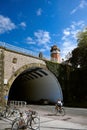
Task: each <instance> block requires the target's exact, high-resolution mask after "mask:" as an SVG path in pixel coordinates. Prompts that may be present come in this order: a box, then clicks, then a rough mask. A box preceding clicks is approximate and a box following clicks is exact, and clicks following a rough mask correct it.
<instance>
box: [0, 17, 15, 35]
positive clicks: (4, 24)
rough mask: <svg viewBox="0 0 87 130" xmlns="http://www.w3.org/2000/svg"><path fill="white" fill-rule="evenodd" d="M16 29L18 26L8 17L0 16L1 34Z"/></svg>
mask: <svg viewBox="0 0 87 130" xmlns="http://www.w3.org/2000/svg"><path fill="white" fill-rule="evenodd" d="M15 28H16V25H15V24H14V23H13V22H12V21H11V20H10V18H8V17H4V16H3V15H0V34H3V33H5V32H8V31H11V30H13V29H15Z"/></svg>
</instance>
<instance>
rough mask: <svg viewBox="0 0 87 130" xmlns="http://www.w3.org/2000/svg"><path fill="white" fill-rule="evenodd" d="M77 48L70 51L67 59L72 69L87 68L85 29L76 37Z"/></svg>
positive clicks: (86, 35) (86, 32)
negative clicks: (69, 56) (70, 54)
mask: <svg viewBox="0 0 87 130" xmlns="http://www.w3.org/2000/svg"><path fill="white" fill-rule="evenodd" d="M77 38H78V40H77V42H78V47H77V48H75V49H74V50H73V51H72V57H71V58H70V59H69V60H70V62H71V63H72V65H73V67H75V68H77V67H78V66H80V67H81V68H82V67H87V28H86V29H85V31H83V32H80V33H79V34H78V36H77Z"/></svg>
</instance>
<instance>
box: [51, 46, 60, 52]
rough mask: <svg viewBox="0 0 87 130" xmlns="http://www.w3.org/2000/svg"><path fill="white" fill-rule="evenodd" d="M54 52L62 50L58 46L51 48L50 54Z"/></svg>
mask: <svg viewBox="0 0 87 130" xmlns="http://www.w3.org/2000/svg"><path fill="white" fill-rule="evenodd" d="M54 50H58V51H60V49H59V48H58V47H57V46H56V45H53V46H52V47H51V50H50V52H52V51H54Z"/></svg>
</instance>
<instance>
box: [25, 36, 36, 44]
mask: <svg viewBox="0 0 87 130" xmlns="http://www.w3.org/2000/svg"><path fill="white" fill-rule="evenodd" d="M26 42H27V43H28V44H35V41H34V40H33V39H32V38H31V37H27V38H26Z"/></svg>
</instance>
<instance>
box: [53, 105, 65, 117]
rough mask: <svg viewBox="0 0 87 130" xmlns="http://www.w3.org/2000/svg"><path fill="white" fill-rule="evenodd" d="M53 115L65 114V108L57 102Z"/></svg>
mask: <svg viewBox="0 0 87 130" xmlns="http://www.w3.org/2000/svg"><path fill="white" fill-rule="evenodd" d="M55 115H61V116H64V115H65V110H64V108H63V107H62V106H61V107H59V106H58V105H57V104H56V105H55Z"/></svg>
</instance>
